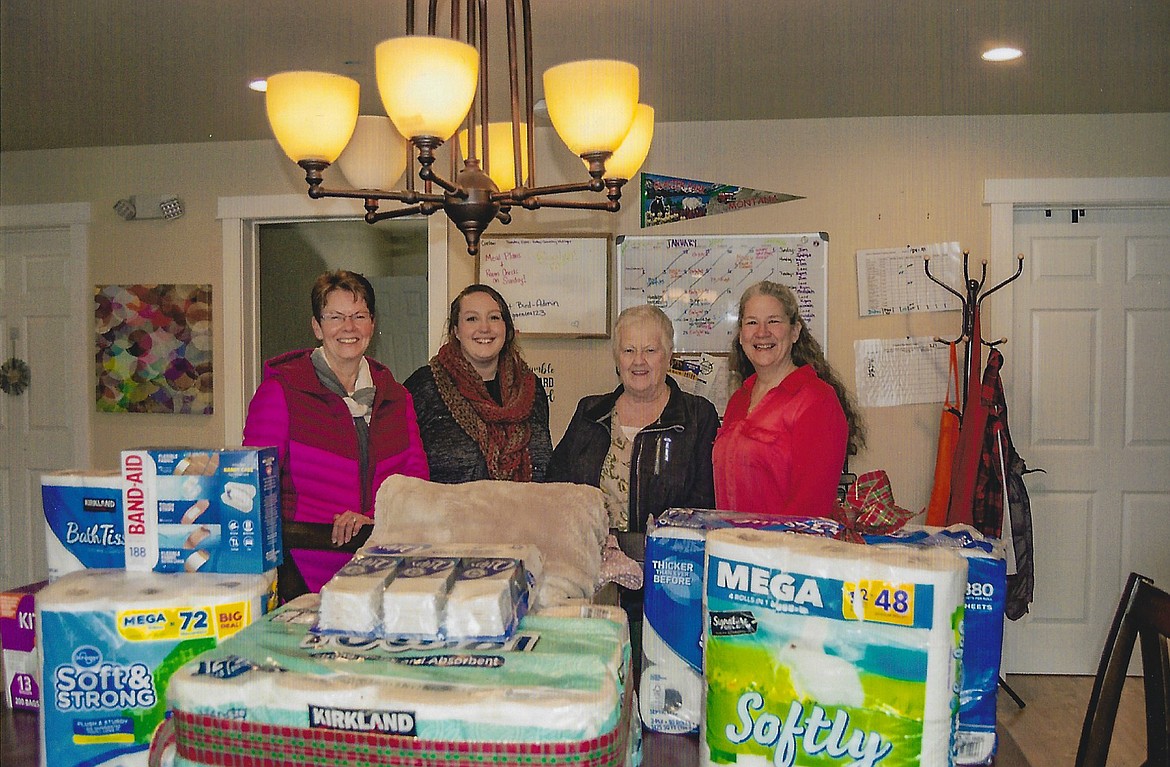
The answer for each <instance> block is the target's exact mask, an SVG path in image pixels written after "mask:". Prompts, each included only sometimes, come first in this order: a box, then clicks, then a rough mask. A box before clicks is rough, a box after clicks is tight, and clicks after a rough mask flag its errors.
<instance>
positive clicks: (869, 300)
mask: <svg viewBox="0 0 1170 767" xmlns="http://www.w3.org/2000/svg"><path fill="white" fill-rule="evenodd" d="M927 257H929V258H930V273H931V274H932V275H934V276H935V277H937V278H938V279H940V280H942V281H943V282H944V283H946V284H947V285H950V286H952V287H954V288H955V289H956V290H962V288H963V281H962V276H961V273H960V272H961V270H960V268H959V266H960V252H959V243H957V242H936V243H932V244H930V245H919V246H907V247H905V248H886V249H882V250H859V251H857V306H858V309H859V312H860V314H861V316H862V317H874V316H880V315H886V314H906V313H908V312H944V311H950V310H957V309H959V308H960V307H959V299H958V297H957V296H955V295H953V294H951V293H948V292H947V291H946V290H945V289H944V288H942V287H940V286H938V285H936V284H935V283H933V282H931V280H930V278H929V277H927V276H926V268H925V267H924V266H923V261H924V259H925V258H927Z"/></svg>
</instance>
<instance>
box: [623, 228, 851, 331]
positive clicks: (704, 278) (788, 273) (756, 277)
mask: <svg viewBox="0 0 1170 767" xmlns="http://www.w3.org/2000/svg"><path fill="white" fill-rule="evenodd" d="M828 250H829V236H828V235H827V234H825V233H824V232H813V233H809V234H759V235H738V236H714V237H706V236H687V237H647V236H629V237H619V238H618V241H617V252H618V267H617V268H618V304H619V307H620V308H622V309H625V308H626V307H629V306H635V305H637V304H653V305H655V306H657V307H659V308H661V309H662V310H663V311H664V312H666V314H667V316H668V317H670V319H671V320H672V321H673V322H674V347H675V351H678V352H728V351H730V350H731V343H732V340H733V339H734V337H735V333H736V322H737V320H738V315H739V297H740V295H741V294H742V293H743V291H744V289H746V288H747V287H748V286H750V285H752V284H754V283H757V282H759V281H761V280H771V281H772V282H779V283H782V284H784V285H787V286H788V287H790V288H792V289H793V290H794V291H795V292H796V296H797V298H798V299H799V301H800V314H801V316H802V317H803V318H804V321H805V323H806V324H807V325H808V327H809V328H810V329H811V330H812V332H813V335H814V336H815V337H816V339H817V340H818V341H820V342H821V345H822V346H826V341H827V335H826V330H827V320H828V312H827V310H826V302H825V292H826V285H827V276H828V274H827V268H826V266H827V264H828ZM826 348H827V346H826Z"/></svg>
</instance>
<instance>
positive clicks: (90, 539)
mask: <svg viewBox="0 0 1170 767" xmlns="http://www.w3.org/2000/svg"><path fill="white" fill-rule="evenodd" d="M41 505H42V506H43V507H44V510H45V527H46V530H45V553H46V555H47V561H48V565H49V580H56V579H57V578H60V577H61V576H62V575H64V574H65V573H72V572H75V571H77V570H84V569H85V568H115V569H116V568H121V567H125V566H126V551H125V542H124V541H123V538H122V530H123V527H122V474H121V472H120V471H118V470H117V469H115V470H112V471H59V472H50V473H48V474H42V475H41Z"/></svg>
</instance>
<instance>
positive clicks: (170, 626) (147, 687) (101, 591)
mask: <svg viewBox="0 0 1170 767" xmlns="http://www.w3.org/2000/svg"><path fill="white" fill-rule="evenodd" d="M274 588H275V573H273V572H269V573H261V574H239V575H221V574H215V573H152V572H151V573H140V572H130V571H126V570H82V571H79V572H75V573H69V574H67V575H65V576H62V577H61V578H59V579H57V580H56V581H54V582H52V583H50V584H49V585H48V586H46V587H45V588H44V589H42V590H41V592H40V593H39V594H38V595H37V605H36V624H37V642H38V644H39V645H40V647H41V651H42V662H41V669H40V675H39V679H40V683H41V690H42V692H43V696H44V701H43V705H42V714H41V717H42V727H41V762H40V763H41V767H76V766H77V765H109V766H111V767H114V766H116V767H145V765H146V764H147V757H148V749H149V748H150V745H151V741H152V739H153V737H154V733H155V730H156V728H157V727H158V726H159V724H160V723H162V722H163V720H164V718H165V714H166V689H167V684H168V681H169V680H170V677H171V675H172V674H173V673H174V671H175V669H177V668H178V667H179V666H181V665H182V664H183V663H185V662H187V661H188V660H190V659H191V658H193V657H195V656H197V655H199V654H200V653H202V652H205V651H206V650H210V649H211V648H213V647H215V646H216V644H218V643H219V642H220V641H222V640H224V639H226V638H227V637H229V636H231V635H232V634H234V633H235V632H237V631H239V630H240V629H242V628H243V627H245V626H247V625H248V624H249V623H251V622H252V621H253V620H255V619H256V618H258V617H260V616H261V615H263V614H264V613H265V611H266V610H267V609H268V607H269V605H270V602H271V600H272V599H273V598H274V596H273V595H274V594H275V590H274Z"/></svg>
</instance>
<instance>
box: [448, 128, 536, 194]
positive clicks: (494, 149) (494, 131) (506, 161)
mask: <svg viewBox="0 0 1170 767" xmlns="http://www.w3.org/2000/svg"><path fill="white" fill-rule="evenodd" d="M476 135H477V136H478V137H479V138H478V143H477V144H476V147H475V153H476V155H477V156H478V157H480V158H481V159H480V165H481V167H486V168H487V171H488V175H489V176H490V177H491V179H492V181H494V182H495V183H496V187H498V188H499V189H511V188H513V187H514V186H516V163H515V159H516V157H515V155H514V154H513V152H512V123H510V122H506V123H505V122H495V123H489V124H488V152H489V153H490V154H489V155H488V157H487V161H488V163H487V165H486V166H484V165H483V156H484V155H483V128H482V127H477V128H476ZM459 150H460V151H461V152H462V153H463V156H464V157H467V152H468V148H467V129H466V128H464V129H463V130H461V131H459ZM527 178H528V126H527V125H524V124H521V125H520V179H521V181H522V182H523V181H525V180H527Z"/></svg>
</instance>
